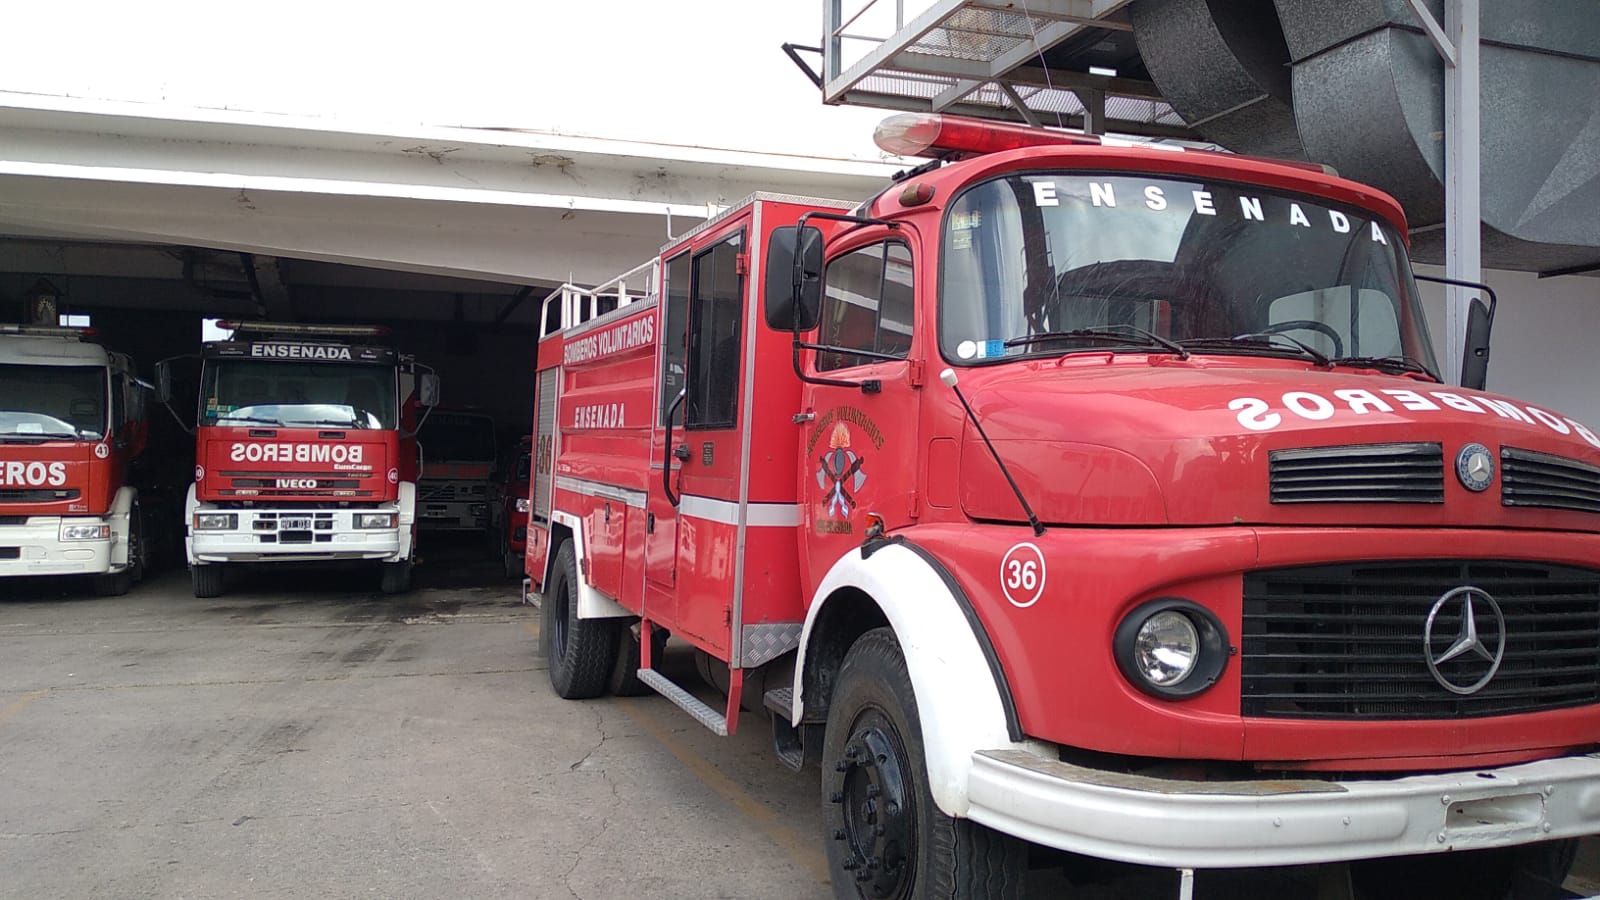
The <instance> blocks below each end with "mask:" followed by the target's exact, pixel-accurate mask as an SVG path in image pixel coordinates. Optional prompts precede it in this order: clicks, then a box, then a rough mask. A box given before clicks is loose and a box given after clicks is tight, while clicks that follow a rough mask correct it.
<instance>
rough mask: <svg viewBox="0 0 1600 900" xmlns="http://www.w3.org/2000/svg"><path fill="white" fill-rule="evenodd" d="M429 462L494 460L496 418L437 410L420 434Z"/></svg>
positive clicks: (425, 455)
mask: <svg viewBox="0 0 1600 900" xmlns="http://www.w3.org/2000/svg"><path fill="white" fill-rule="evenodd" d="M417 441H418V442H419V443H420V444H422V451H423V454H424V456H423V458H424V459H426V460H427V461H428V462H430V463H433V462H494V451H495V441H494V420H493V419H491V418H489V417H488V416H473V415H465V414H462V413H447V412H439V411H437V410H435V411H434V412H433V413H431V414H430V415H429V416H428V419H427V421H425V422H423V423H422V430H421V431H420V432H418V433H417Z"/></svg>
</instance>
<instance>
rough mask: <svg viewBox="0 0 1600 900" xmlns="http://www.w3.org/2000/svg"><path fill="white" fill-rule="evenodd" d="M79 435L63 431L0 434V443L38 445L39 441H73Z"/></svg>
mask: <svg viewBox="0 0 1600 900" xmlns="http://www.w3.org/2000/svg"><path fill="white" fill-rule="evenodd" d="M78 438H79V435H76V434H71V433H68V432H65V431H30V432H12V433H8V434H0V441H9V442H15V443H21V444H32V443H38V442H39V441H75V440H78Z"/></svg>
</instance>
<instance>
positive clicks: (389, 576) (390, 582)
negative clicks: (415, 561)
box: [378, 559, 411, 594]
mask: <svg viewBox="0 0 1600 900" xmlns="http://www.w3.org/2000/svg"><path fill="white" fill-rule="evenodd" d="M382 565H383V577H382V579H381V580H380V581H379V583H378V589H379V590H381V591H383V593H385V594H404V593H405V592H406V591H409V590H411V560H409V559H403V560H401V561H399V562H388V563H383V564H382Z"/></svg>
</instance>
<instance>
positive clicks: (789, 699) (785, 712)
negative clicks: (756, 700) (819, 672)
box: [761, 686, 794, 722]
mask: <svg viewBox="0 0 1600 900" xmlns="http://www.w3.org/2000/svg"><path fill="white" fill-rule="evenodd" d="M761 702H762V703H763V704H765V705H766V707H767V709H770V710H772V712H773V713H774V714H775V715H777V716H778V717H779V718H781V719H783V720H784V721H785V722H788V721H790V718H789V717H790V716H793V715H794V687H793V686H790V687H781V688H773V689H772V690H770V691H767V692H766V693H765V694H762V695H761Z"/></svg>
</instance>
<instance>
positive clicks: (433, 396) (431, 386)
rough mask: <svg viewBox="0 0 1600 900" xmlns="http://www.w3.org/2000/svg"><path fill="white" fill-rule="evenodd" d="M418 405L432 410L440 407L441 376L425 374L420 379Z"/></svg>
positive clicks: (418, 380) (430, 373)
mask: <svg viewBox="0 0 1600 900" xmlns="http://www.w3.org/2000/svg"><path fill="white" fill-rule="evenodd" d="M417 403H419V404H420V405H422V406H425V407H429V408H430V409H431V408H432V407H435V406H438V405H439V376H437V375H435V374H433V373H432V372H424V373H423V374H422V375H421V376H419V377H418V379H417Z"/></svg>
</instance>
